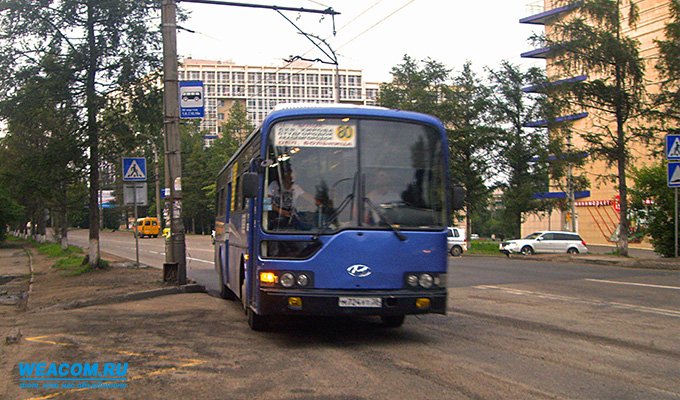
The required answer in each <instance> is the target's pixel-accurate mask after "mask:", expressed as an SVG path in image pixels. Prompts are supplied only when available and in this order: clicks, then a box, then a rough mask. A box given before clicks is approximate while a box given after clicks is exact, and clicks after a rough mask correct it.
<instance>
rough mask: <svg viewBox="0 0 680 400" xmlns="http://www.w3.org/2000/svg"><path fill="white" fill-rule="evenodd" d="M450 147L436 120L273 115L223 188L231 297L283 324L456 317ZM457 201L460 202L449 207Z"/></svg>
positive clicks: (221, 263) (256, 317) (317, 112)
mask: <svg viewBox="0 0 680 400" xmlns="http://www.w3.org/2000/svg"><path fill="white" fill-rule="evenodd" d="M447 153H448V145H447V137H446V132H445V130H444V126H443V125H442V124H441V122H440V121H439V120H437V119H436V118H434V117H432V116H429V115H424V114H419V113H414V112H407V111H398V110H390V109H386V108H380V107H366V106H341V105H328V106H312V105H306V106H301V105H289V106H284V107H280V108H277V109H276V110H274V111H273V112H272V113H270V114H269V115H268V116H267V118H266V119H265V120H264V122H263V123H262V125H261V126H260V127H259V128H258V129H256V130H255V131H254V132H253V133H252V134H250V135H249V137H248V138H247V139H246V141H245V142H244V144H243V145H242V146H241V147H240V148H239V149H238V150H237V152H236V153H235V154H234V155H233V156H232V157H231V159H230V160H229V162H228V163H227V164H226V165H225V166H224V168H223V169H222V170H221V171H220V173H219V175H218V177H217V182H216V201H217V204H216V222H215V269H216V271H217V274H218V276H219V286H220V288H221V290H220V295H221V296H222V297H223V298H227V299H232V300H240V301H241V303H242V305H243V308H244V310H245V313H246V314H247V316H248V324H249V325H250V327H251V328H252V329H253V330H265V329H268V328H269V326H270V322H271V319H272V317H274V316H292V315H315V316H352V315H369V316H379V317H380V318H381V319H382V321H383V323H384V324H385V325H387V326H392V327H398V326H401V325H402V323H403V322H404V316H405V315H407V314H424V313H438V314H445V313H446V298H447V290H446V271H447V245H446V237H447V236H446V235H447V220H448V217H449V212H450V208H451V207H450V206H453V207H454V208H460V204H462V197H461V192H460V191H459V190H457V189H456V190H451V191H450V192H449V190H448V187H449V186H448V184H447V182H448V165H447V159H448V155H447ZM450 202H451V203H454V204H449V203H450Z"/></svg>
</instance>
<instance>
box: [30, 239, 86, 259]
mask: <svg viewBox="0 0 680 400" xmlns="http://www.w3.org/2000/svg"><path fill="white" fill-rule="evenodd" d="M36 249H37V250H38V252H39V253H41V254H44V255H46V256H48V257H51V258H59V257H69V256H73V255H78V254H82V253H83V250H82V249H81V248H80V247H75V246H68V248H67V249H66V250H63V249H62V248H61V245H60V244H58V243H43V244H40V245H38V246H37V247H36ZM81 260H82V257H81Z"/></svg>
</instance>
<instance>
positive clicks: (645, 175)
mask: <svg viewBox="0 0 680 400" xmlns="http://www.w3.org/2000/svg"><path fill="white" fill-rule="evenodd" d="M666 174H667V171H666V164H665V163H664V162H663V161H662V162H660V163H659V164H656V165H652V166H648V167H643V168H640V169H638V170H635V171H634V172H633V179H634V181H635V187H634V188H633V189H631V193H632V202H631V206H632V207H631V208H633V209H638V210H642V209H647V213H646V214H647V218H648V221H647V226H646V228H643V229H644V230H645V232H646V233H648V234H649V235H650V236H651V237H652V240H651V242H652V245H653V246H654V251H656V252H657V253H659V254H661V255H663V256H664V257H673V256H674V255H675V243H674V241H675V233H674V231H673V228H672V227H673V226H674V221H673V219H674V213H675V212H674V210H673V209H674V200H673V190H672V189H670V188H669V187H668V186H667V182H666V180H667V178H668V177H667V176H666ZM645 200H653V201H654V204H652V205H645V204H644V201H645Z"/></svg>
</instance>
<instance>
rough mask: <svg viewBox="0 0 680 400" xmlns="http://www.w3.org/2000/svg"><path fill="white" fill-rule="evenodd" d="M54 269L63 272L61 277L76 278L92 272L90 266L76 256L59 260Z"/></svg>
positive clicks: (83, 259) (82, 258) (81, 257)
mask: <svg viewBox="0 0 680 400" xmlns="http://www.w3.org/2000/svg"><path fill="white" fill-rule="evenodd" d="M54 268H55V269H58V270H61V271H63V273H62V275H65V276H78V275H82V274H84V273H86V272H91V271H93V269H92V267H90V264H88V263H87V262H85V257H83V256H76V255H69V256H66V257H61V258H59V259H58V260H57V261H56V262H55V263H54Z"/></svg>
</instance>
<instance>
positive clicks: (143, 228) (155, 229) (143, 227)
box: [136, 217, 161, 237]
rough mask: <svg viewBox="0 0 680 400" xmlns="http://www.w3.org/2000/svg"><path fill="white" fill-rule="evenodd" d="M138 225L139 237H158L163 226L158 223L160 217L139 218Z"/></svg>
mask: <svg viewBox="0 0 680 400" xmlns="http://www.w3.org/2000/svg"><path fill="white" fill-rule="evenodd" d="M136 225H137V226H136V229H137V234H138V235H139V237H144V236H149V237H151V236H153V237H158V234H159V233H160V232H161V226H160V225H159V224H158V218H152V217H146V218H138V219H137V224H136Z"/></svg>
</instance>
